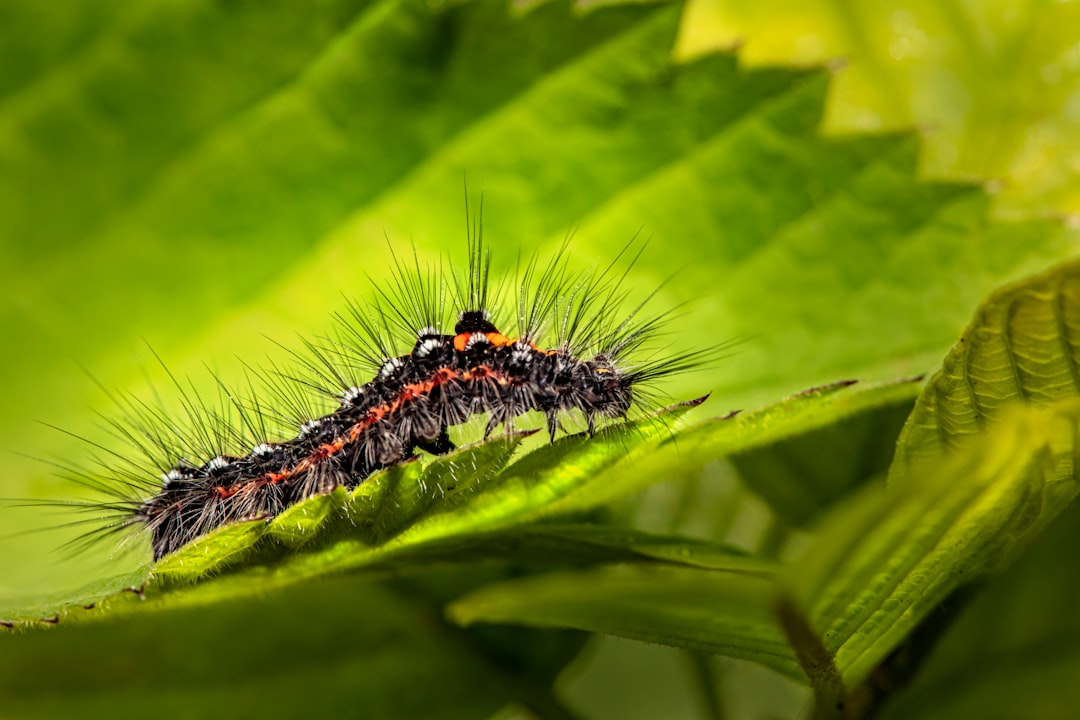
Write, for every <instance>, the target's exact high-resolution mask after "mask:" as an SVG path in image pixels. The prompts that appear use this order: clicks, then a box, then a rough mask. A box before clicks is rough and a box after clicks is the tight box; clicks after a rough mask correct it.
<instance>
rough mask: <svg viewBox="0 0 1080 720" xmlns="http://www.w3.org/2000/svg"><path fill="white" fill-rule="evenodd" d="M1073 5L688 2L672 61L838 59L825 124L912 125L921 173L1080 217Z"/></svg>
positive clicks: (905, 0)
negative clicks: (985, 182)
mask: <svg viewBox="0 0 1080 720" xmlns="http://www.w3.org/2000/svg"><path fill="white" fill-rule="evenodd" d="M1078 27H1080V8H1078V7H1077V6H1076V4H1075V3H1068V2H1043V1H1042V0H1022V1H1020V2H1016V1H1014V0H983V1H982V2H974V3H973V2H963V0H886V1H885V2H882V1H881V0H846V1H845V2H842V3H829V2H803V1H793V0H766V1H765V2H754V3H745V2H734V1H730V0H729V1H727V2H725V1H724V0H692V1H691V2H690V4H689V6H688V10H687V13H686V16H685V19H684V22H683V27H682V34H681V37H680V44H679V45H680V53H681V54H683V55H691V56H692V55H694V54H697V53H700V52H703V51H707V50H710V49H714V48H717V47H721V48H726V47H729V46H730V45H731V44H732V43H733V42H735V41H741V42H742V43H743V45H744V49H743V55H744V57H745V58H746V59H747V61H748V62H749V63H750V64H775V63H788V62H795V63H799V64H804V63H820V62H826V61H831V60H834V59H837V58H842V59H843V60H844V61H845V65H846V67H845V68H844V71H843V72H842V73H841V74H840V75H839V77H838V78H837V82H836V86H835V88H834V90H833V93H832V97H831V100H830V103H829V110H828V113H827V120H826V127H827V128H829V129H830V130H832V131H834V132H835V131H839V132H851V131H857V132H866V131H868V130H871V131H873V130H877V131H880V130H881V129H883V128H910V127H915V126H921V127H923V128H926V130H925V132H924V133H923V137H924V145H925V147H926V153H925V156H924V158H923V161H922V167H923V169H924V171H925V172H927V173H928V174H930V175H932V176H936V177H940V176H947V177H962V178H969V177H986V178H994V179H1000V180H1001V181H1003V182H1002V183H1001V184H1002V191H1003V192H1002V197H1001V207H1002V208H1003V209H1004V210H1005V211H1006V212H1011V213H1015V212H1017V211H1023V212H1032V211H1035V212H1046V211H1048V210H1050V211H1054V210H1056V211H1066V212H1076V211H1078V210H1080V173H1078V172H1077V165H1076V153H1075V148H1076V146H1077V141H1078V140H1080V123H1078V122H1077V115H1076V112H1075V105H1074V103H1075V101H1076V100H1075V99H1076V94H1077V92H1078V90H1080V55H1078V53H1077V49H1076V48H1077V45H1076V43H1077V41H1078V40H1080V32H1078V31H1077V28H1078Z"/></svg>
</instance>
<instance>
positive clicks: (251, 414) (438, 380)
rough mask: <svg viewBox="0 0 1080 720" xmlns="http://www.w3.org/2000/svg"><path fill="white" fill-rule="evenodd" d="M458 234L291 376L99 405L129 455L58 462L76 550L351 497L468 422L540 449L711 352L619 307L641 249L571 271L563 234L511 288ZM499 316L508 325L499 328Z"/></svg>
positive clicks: (479, 237) (380, 289)
mask: <svg viewBox="0 0 1080 720" xmlns="http://www.w3.org/2000/svg"><path fill="white" fill-rule="evenodd" d="M469 235H470V238H469V242H468V263H467V266H466V267H464V268H457V267H455V266H453V265H452V264H447V263H436V264H430V265H426V264H423V263H421V261H420V260H419V258H418V255H417V252H416V251H415V249H414V250H413V252H412V254H411V256H410V257H406V258H404V259H403V258H400V257H398V256H394V257H393V261H392V262H393V267H392V268H391V270H392V273H391V279H390V280H389V281H388V282H383V283H375V282H373V283H372V284H373V293H372V297H371V299H370V300H369V301H368V302H367V303H364V304H361V303H358V302H349V303H347V306H346V309H345V311H344V312H342V313H339V314H337V315H336V316H335V319H336V321H337V322H336V328H337V331H336V333H334V334H332V335H331V336H328V337H324V338H319V339H317V340H308V341H304V342H303V343H302V348H301V349H299V350H289V353H290V356H291V357H292V358H293V359H294V360H295V363H291V364H290V365H289V366H288V367H287V368H281V367H279V366H276V365H272V366H270V367H269V368H263V369H257V368H249V370H250V372H249V374H248V378H247V382H246V384H245V385H244V386H243V387H244V392H240V391H238V390H237V389H234V388H231V387H228V386H227V385H226V384H225V383H224V382H223V381H222V380H220V379H219V378H216V377H215V380H216V383H217V386H218V390H219V393H218V395H219V397H218V398H217V402H216V403H213V402H206V401H205V399H204V398H203V397H202V396H201V395H200V393H199V392H198V391H197V390H196V389H195V388H194V386H190V385H189V384H185V383H182V382H180V381H179V380H177V378H176V377H175V376H173V375H171V374H170V375H169V377H170V380H171V383H172V385H173V386H174V387H175V389H176V390H177V391H178V393H179V405H180V408H181V410H180V411H179V417H177V415H178V413H177V412H175V411H167V410H165V409H164V408H163V407H162V406H160V405H158V404H152V403H149V402H147V401H144V400H140V399H138V398H136V397H134V396H130V395H116V394H112V399H113V401H114V402H115V403H116V405H117V406H118V411H117V412H116V413H115V415H111V416H106V417H105V422H106V428H107V429H108V431H109V432H110V434H112V435H113V436H115V437H116V438H118V439H119V440H120V441H121V442H122V443H123V444H124V445H125V446H126V451H124V452H120V451H114V450H111V449H109V448H107V447H105V446H104V445H101V444H96V443H90V444H91V445H92V448H91V451H90V455H91V459H90V462H88V463H86V464H85V465H84V466H82V467H69V466H67V465H64V466H62V469H63V470H64V475H65V476H66V477H68V478H69V479H72V480H74V481H75V482H77V483H79V484H81V485H82V486H84V487H88V488H91V489H93V490H94V491H96V493H98V494H99V495H103V496H104V497H105V498H106V499H105V500H100V499H93V500H72V501H66V502H65V503H64V504H65V505H68V506H74V507H76V508H78V509H80V510H82V511H84V512H87V513H90V515H91V517H89V518H84V519H83V520H82V521H81V522H84V523H87V524H90V525H92V526H94V529H92V530H91V531H90V532H88V533H87V534H85V535H83V536H82V537H81V538H80V541H81V542H84V543H92V542H96V541H99V540H102V539H104V538H107V537H111V536H113V534H115V533H123V532H126V531H130V530H136V531H142V532H141V533H139V532H137V533H135V534H136V535H141V534H143V533H145V534H147V535H149V538H150V545H151V547H152V549H153V557H154V559H155V560H158V559H160V558H161V557H163V556H164V555H167V554H168V553H171V552H173V551H175V550H177V549H178V548H180V547H181V546H183V545H185V544H187V543H189V542H191V541H192V540H194V539H196V538H199V537H200V536H203V535H205V534H207V533H209V532H211V531H213V530H215V529H217V528H220V527H222V526H224V525H227V524H229V523H234V522H237V521H242V520H251V519H255V518H271V517H274V516H276V515H277V514H279V513H281V512H282V511H283V510H285V509H286V508H288V507H290V506H292V505H294V504H296V503H298V502H300V501H302V500H304V499H307V498H310V497H312V496H315V495H319V494H325V493H329V492H332V491H333V490H334V489H335V488H338V487H345V488H354V487H356V486H357V485H359V484H360V483H362V482H364V480H365V479H366V478H368V477H369V476H371V475H372V473H375V472H377V471H379V470H381V469H383V468H387V467H389V466H392V465H395V464H398V463H401V462H404V461H406V460H408V459H410V458H413V457H414V453H415V452H417V451H423V452H427V453H432V454H443V453H447V452H449V451H451V450H453V449H454V444H453V443H452V442H451V439H450V435H449V433H448V429H449V428H452V427H455V426H459V425H462V424H464V423H466V422H468V421H470V420H471V419H473V418H477V417H483V416H486V425H485V429H484V433H483V434H484V438H485V439H487V438H488V436H490V435H491V434H492V433H493V432H494V431H495V429H496V428H498V427H499V426H500V425H501V426H502V427H503V428H504V429H505V430H506V431H507V432H510V431H512V430H513V427H514V423H515V422H516V421H517V420H518V419H519V418H520V417H521V416H523V415H526V414H527V413H535V414H538V415H539V416H542V417H543V418H544V420H545V421H546V427H547V431H548V434H549V436H550V438H551V440H552V441H554V439H555V436H556V434H557V433H558V432H559V431H560V429H561V427H562V424H561V419H562V418H564V417H565V416H566V415H568V414H576V415H578V417H579V418H583V419H584V423H585V427H586V428H587V431H586V432H587V433H589V434H592V433H594V432H595V431H596V429H597V427H598V422H601V423H602V422H603V421H606V420H612V419H619V418H625V417H627V415H628V414H629V413H630V412H631V411H632V410H633V409H634V408H642V409H645V408H652V407H653V406H654V405H655V403H653V402H652V399H653V394H652V393H653V389H652V388H653V386H654V383H655V382H656V381H657V380H659V379H661V378H664V377H667V376H669V375H672V374H675V373H680V372H684V371H686V370H689V369H692V368H694V367H695V366H697V365H699V364H700V363H701V362H702V360H703V358H704V356H705V355H706V354H708V351H704V352H702V351H691V352H684V353H682V354H674V353H671V352H669V351H666V350H665V348H664V347H663V346H662V345H660V344H659V343H658V342H657V340H658V336H659V332H658V331H659V330H660V329H661V327H662V325H663V322H664V320H665V318H667V317H668V316H669V312H670V311H669V312H662V313H659V314H656V315H646V314H645V312H644V308H645V305H646V304H647V303H648V302H649V300H650V299H651V298H652V297H653V296H654V295H655V293H656V290H654V291H653V292H652V293H650V294H649V295H648V296H647V297H645V298H643V299H642V300H641V301H640V302H637V303H636V304H634V303H629V302H628V297H627V296H628V294H629V293H628V292H627V290H626V288H625V285H626V284H627V283H626V282H625V280H626V277H627V272H628V271H629V270H630V269H631V268H632V267H633V266H634V263H635V262H637V260H638V259H639V258H640V255H641V250H642V247H637V248H636V249H635V245H636V243H634V242H633V241H632V242H631V243H630V244H628V245H627V246H626V247H625V248H624V249H623V251H622V252H621V253H619V255H618V256H617V257H616V258H615V259H614V260H613V261H612V262H611V263H610V264H608V265H607V266H606V267H603V266H602V267H596V268H593V269H590V270H586V271H584V272H577V273H575V272H571V271H570V270H569V269H568V266H567V248H568V242H569V238H568V240H567V241H565V242H564V243H563V245H562V247H561V248H560V250H559V251H558V252H557V253H556V254H555V255H554V257H553V258H552V259H551V260H550V261H548V262H545V263H540V262H539V261H538V260H537V259H536V257H534V258H533V259H532V260H531V261H528V262H525V263H523V264H522V263H520V262H519V265H518V272H517V275H516V277H515V278H514V281H513V282H514V284H513V285H512V286H511V287H513V288H514V291H513V292H512V293H511V292H507V291H506V290H507V285H506V284H505V283H503V284H499V285H493V283H492V281H491V272H490V268H491V257H490V252H489V249H488V248H487V247H486V246H485V243H484V239H483V233H482V229H481V228H480V227H479V225H477V227H474V228H473V229H472V231H471V232H470V233H469ZM619 266H621V267H622V270H618V269H617V267H619ZM657 289H659V288H657ZM507 296H511V297H512V298H513V300H512V301H511V302H508V303H503V302H502V300H504V299H506V297H507ZM506 305H509V306H510V307H512V308H513V315H514V316H516V317H504V315H507V314H508V313H507V308H506ZM628 305H629V307H630V309H629V310H620V308H622V307H626V306H628ZM620 313H621V314H620ZM514 325H516V333H514V334H513V335H508V334H506V333H504V332H503V329H502V328H506V327H513V326H514ZM166 372H167V371H166ZM87 442H89V441H87Z"/></svg>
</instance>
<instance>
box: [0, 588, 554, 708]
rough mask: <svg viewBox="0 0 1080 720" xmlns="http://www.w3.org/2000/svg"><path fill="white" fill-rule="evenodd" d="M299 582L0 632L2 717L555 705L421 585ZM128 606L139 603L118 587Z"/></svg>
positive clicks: (541, 684) (544, 688) (542, 685)
mask: <svg viewBox="0 0 1080 720" xmlns="http://www.w3.org/2000/svg"><path fill="white" fill-rule="evenodd" d="M311 590H312V588H310V587H304V586H301V587H296V588H293V589H291V590H289V591H287V592H284V593H276V594H274V595H273V596H269V597H264V598H259V599H251V598H249V599H245V600H230V601H227V602H219V603H217V604H216V605H215V607H214V610H213V612H208V611H207V609H206V608H205V607H200V606H198V605H186V606H185V605H183V604H179V605H174V606H171V607H158V608H157V610H158V612H156V613H155V614H137V615H135V616H130V617H127V618H125V621H124V622H123V623H119V624H117V623H82V624H80V625H79V626H78V627H71V628H66V629H64V630H63V631H62V632H54V633H44V634H43V633H34V634H25V635H16V636H14V637H4V638H2V640H3V645H4V651H3V652H0V668H2V671H0V696H3V698H4V714H5V715H9V716H12V717H26V718H30V717H65V716H67V717H70V716H73V715H75V716H78V717H103V718H115V717H124V718H143V717H145V716H146V713H147V712H148V708H152V709H153V711H154V712H155V713H156V714H158V715H160V716H164V717H220V716H222V715H223V714H224V715H250V714H254V715H257V716H260V717H298V716H303V715H309V714H311V715H315V716H324V715H335V714H339V715H340V714H343V715H355V714H356V713H357V712H358V708H362V710H360V712H362V714H363V715H365V716H369V717H379V718H415V717H425V718H429V717H430V718H476V717H486V716H488V715H490V714H492V713H494V712H495V711H496V710H498V709H499V707H501V706H502V705H504V704H505V703H507V702H508V701H511V700H517V701H519V702H522V703H523V704H525V705H531V706H533V707H536V708H537V709H538V711H541V712H548V711H549V708H548V707H546V705H550V704H551V703H553V702H554V701H553V700H552V698H551V696H550V691H549V689H548V681H547V680H546V679H543V680H538V679H537V678H536V677H535V676H534V674H532V673H526V672H519V671H517V669H516V668H513V667H511V666H510V665H508V664H505V661H501V662H500V659H499V658H498V657H497V656H495V654H494V653H493V652H491V650H490V649H489V648H486V647H485V644H484V643H483V642H482V640H481V639H479V638H477V637H474V636H471V635H469V634H466V633H462V632H460V631H458V630H456V629H454V628H452V627H447V626H445V625H444V624H443V623H442V621H441V620H440V616H439V609H438V607H437V606H431V605H430V604H429V603H428V602H425V601H424V597H423V596H422V595H420V594H410V593H408V592H401V591H392V590H390V589H388V588H385V587H381V586H380V585H379V584H376V583H372V582H369V581H362V580H359V579H356V578H339V579H335V580H332V581H325V582H322V583H320V584H319V585H318V592H312V591H311ZM128 602H129V603H132V604H136V605H138V604H140V601H139V600H138V599H137V598H135V597H134V596H133V595H131V594H129V600H128ZM540 641H541V639H540V638H534V639H533V646H534V647H537V648H539V646H540V644H541V642H540ZM419 678H422V679H423V682H418V679H419Z"/></svg>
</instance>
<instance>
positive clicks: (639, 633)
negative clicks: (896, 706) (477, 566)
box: [448, 563, 802, 677]
mask: <svg viewBox="0 0 1080 720" xmlns="http://www.w3.org/2000/svg"><path fill="white" fill-rule="evenodd" d="M769 569H770V566H769V564H768V563H762V564H761V565H760V566H759V567H758V568H757V569H755V570H754V571H753V572H752V574H744V573H741V572H737V571H729V572H716V571H712V572H709V571H702V570H691V569H675V568H656V569H649V568H600V569H596V570H590V571H587V572H575V573H554V574H549V575H544V576H540V577H535V578H528V579H525V580H519V581H516V582H512V583H506V584H502V585H494V586H491V587H487V588H484V589H482V590H479V591H477V592H476V593H473V594H471V595H467V596H466V597H464V598H462V599H461V600H458V601H457V602H455V603H454V604H452V605H451V606H450V608H449V611H448V612H449V613H450V616H451V617H452V618H453V619H454V620H456V621H457V622H459V623H463V624H469V623H473V622H477V621H479V620H483V621H485V622H513V623H523V624H525V625H528V626H531V627H571V628H578V629H582V630H589V631H592V632H603V633H609V634H613V635H619V636H622V637H627V638H632V639H635V640H643V641H646V642H654V643H664V644H668V645H677V646H679V647H685V648H689V649H691V650H697V651H702V652H709V653H719V654H723V655H729V656H731V657H737V658H743V659H746V660H754V661H756V662H760V663H762V664H764V665H767V666H768V667H771V668H773V669H775V670H778V671H780V672H782V673H785V674H787V675H790V676H792V677H802V671H801V670H800V669H799V665H798V663H797V662H796V660H795V656H794V654H793V653H792V651H791V649H790V648H789V647H788V645H787V643H786V642H785V641H784V637H783V634H782V633H781V632H780V629H779V628H778V626H777V624H776V621H775V620H774V618H773V617H772V612H771V599H772V591H773V583H772V578H771V577H770V574H769V573H768V570H769Z"/></svg>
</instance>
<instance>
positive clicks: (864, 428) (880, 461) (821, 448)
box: [731, 381, 918, 527]
mask: <svg viewBox="0 0 1080 720" xmlns="http://www.w3.org/2000/svg"><path fill="white" fill-rule="evenodd" d="M917 387H918V386H917V385H916V381H910V382H908V383H907V384H905V383H898V384H897V385H896V386H894V387H893V388H892V389H891V393H890V394H891V395H892V397H889V396H882V397H880V398H875V401H874V403H873V404H872V405H871V404H867V405H866V406H862V407H857V408H849V410H852V411H854V412H852V413H851V414H848V413H847V412H843V413H838V414H837V415H836V417H835V418H834V419H833V420H832V422H829V423H828V424H822V425H821V426H819V427H815V428H813V429H810V430H808V431H806V432H799V433H793V434H792V435H791V436H790V437H785V438H783V439H782V440H780V441H777V442H772V443H769V444H767V445H764V446H760V447H755V448H753V449H751V450H748V451H746V452H739V453H735V454H734V455H732V456H731V461H732V463H733V464H734V466H735V468H736V469H737V470H738V471H739V475H740V477H742V479H743V481H744V482H745V483H746V484H747V486H748V487H749V488H750V489H751V490H753V491H754V492H755V493H757V494H758V495H759V496H761V497H762V498H763V499H765V501H766V502H768V503H769V506H770V507H771V508H772V509H773V510H774V511H776V513H777V514H778V515H779V516H780V517H781V518H783V520H784V521H785V522H787V523H789V524H791V525H795V526H800V527H805V526H807V525H809V524H810V523H811V522H813V521H814V520H815V519H816V518H817V517H818V516H819V515H820V513H822V512H823V511H824V510H825V509H827V508H828V507H830V506H831V505H832V504H833V503H835V502H836V501H837V500H838V499H840V498H841V497H843V496H844V495H846V494H847V493H849V492H851V491H852V490H854V489H855V488H857V487H858V486H859V485H860V484H861V483H862V482H864V481H867V480H869V479H870V478H873V477H877V476H880V475H884V474H885V472H886V471H887V470H888V469H889V465H890V463H891V462H892V460H893V455H894V454H895V451H896V437H897V435H899V434H900V430H901V428H902V427H903V425H904V422H905V421H906V420H907V418H908V415H909V414H910V413H911V408H912V406H913V405H914V401H913V399H912V395H913V394H914V392H915V390H916V389H917ZM847 399H848V400H849V401H850V400H853V398H847ZM862 399H868V398H867V397H866V396H864V397H863V398H862Z"/></svg>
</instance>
